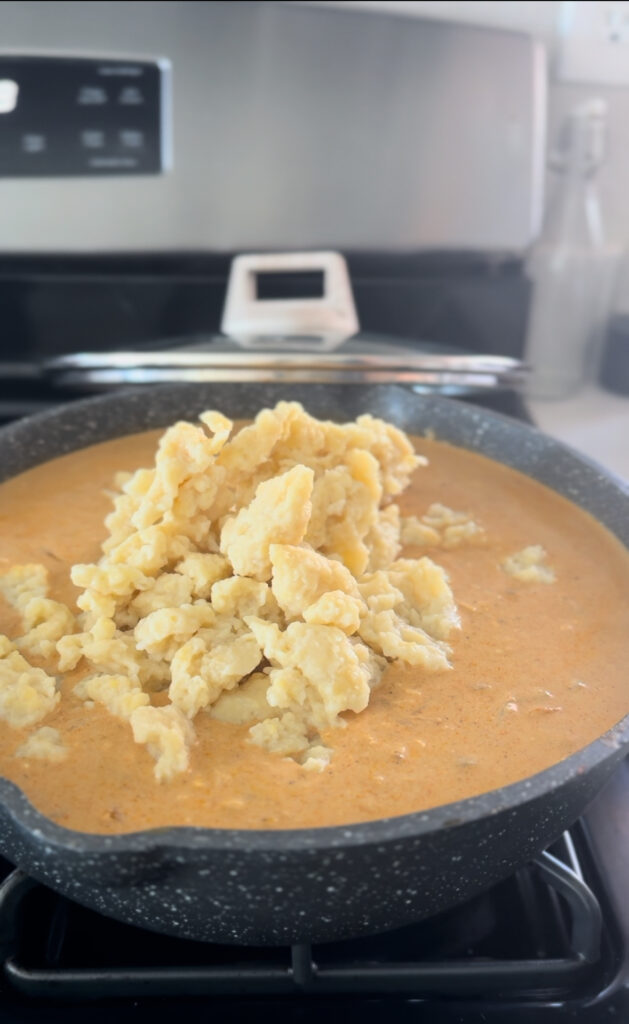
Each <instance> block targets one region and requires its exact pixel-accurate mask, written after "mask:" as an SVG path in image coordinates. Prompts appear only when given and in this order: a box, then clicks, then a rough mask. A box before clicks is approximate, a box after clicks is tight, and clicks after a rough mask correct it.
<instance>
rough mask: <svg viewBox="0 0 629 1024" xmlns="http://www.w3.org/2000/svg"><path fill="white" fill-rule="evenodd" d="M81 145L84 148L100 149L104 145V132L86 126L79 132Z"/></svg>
mask: <svg viewBox="0 0 629 1024" xmlns="http://www.w3.org/2000/svg"><path fill="white" fill-rule="evenodd" d="M81 145H82V146H85V148H86V149H102V147H103V146H104V145H105V133H104V132H102V131H100V129H97V128H87V129H86V130H85V131H83V132H81Z"/></svg>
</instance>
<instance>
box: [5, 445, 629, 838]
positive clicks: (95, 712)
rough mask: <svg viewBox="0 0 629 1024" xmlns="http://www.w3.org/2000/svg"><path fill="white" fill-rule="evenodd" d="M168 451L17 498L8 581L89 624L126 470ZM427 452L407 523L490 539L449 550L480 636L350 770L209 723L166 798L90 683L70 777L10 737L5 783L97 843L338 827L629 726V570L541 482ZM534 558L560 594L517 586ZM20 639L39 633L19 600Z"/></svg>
mask: <svg viewBox="0 0 629 1024" xmlns="http://www.w3.org/2000/svg"><path fill="white" fill-rule="evenodd" d="M160 433H161V431H160V432H151V433H146V434H138V435H135V436H133V437H128V438H122V439H120V440H116V441H110V442H106V443H104V444H101V445H97V446H94V447H91V448H87V449H84V450H83V451H79V452H76V453H74V454H72V455H68V456H65V457H63V458H60V459H56V460H54V461H52V462H49V463H46V464H45V465H43V466H39V467H37V468H35V469H33V470H30V471H29V472H27V473H24V474H22V475H21V476H19V477H16V478H14V479H13V480H10V481H8V482H6V483H4V484H2V485H0V571H1V570H2V569H4V568H8V567H9V566H10V565H14V564H16V563H23V562H41V563H43V564H44V565H46V566H47V568H48V569H49V571H50V574H51V581H52V587H51V596H52V597H54V598H57V599H58V600H61V601H65V602H68V603H69V604H70V605H71V606H74V598H75V596H76V594H77V591H76V590H75V588H74V587H73V585H72V584H71V583H70V581H69V576H68V572H69V568H70V566H71V565H72V564H74V563H75V562H91V561H95V560H97V558H98V557H99V553H100V543H101V540H102V537H103V519H104V516H105V515H106V514H107V512H108V511H109V508H110V501H109V499H108V497H107V495H106V494H105V491H106V490H107V488H108V487H109V486H111V481H112V478H113V475H114V473H115V472H116V471H118V470H121V469H126V470H133V469H135V468H137V467H138V466H141V465H150V464H151V461H152V457H153V453H154V450H155V445H156V440H157V438H158V437H159V435H160ZM414 441H415V443H416V447H417V449H418V451H420V452H421V453H423V454H425V455H427V456H428V458H429V460H430V467H429V468H428V469H427V470H420V471H418V472H417V473H416V474H415V477H414V480H413V482H412V484H411V486H410V488H409V489H408V491H407V492H406V493H405V494H404V496H403V498H402V501H401V502H400V504H401V506H402V511H403V513H405V514H411V513H415V514H422V513H423V512H424V511H425V510H426V508H427V506H428V505H429V504H430V503H431V502H433V501H439V502H442V503H443V504H446V505H449V506H450V507H452V508H456V509H462V510H465V511H467V512H469V513H470V514H471V515H472V516H473V518H474V519H475V520H476V521H477V522H480V523H482V524H483V526H484V527H485V529H486V532H487V536H488V543H487V545H486V546H482V547H478V546H470V547H462V548H458V549H454V550H451V551H442V550H440V549H438V548H436V549H431V550H430V551H429V554H430V556H431V557H432V558H434V560H435V561H437V562H438V563H439V564H441V565H443V566H444V567H445V568H446V569H447V571H448V573H449V574H450V577H451V582H452V586H453V590H454V594H455V598H456V601H457V604H458V606H459V610H460V613H461V619H462V625H463V628H462V630H461V632H460V633H455V634H453V635H452V637H451V638H450V642H451V646H452V658H451V660H452V664H453V670H452V671H450V672H444V673H440V674H426V673H423V672H421V671H420V670H418V669H415V668H411V667H409V666H401V667H398V666H392V667H391V668H389V669H388V670H387V672H386V673H385V675H384V677H383V681H382V683H381V684H380V686H379V687H378V688H377V689H376V690H375V691H374V693H373V695H372V698H371V702H370V704H369V707H368V708H367V709H366V710H365V711H364V712H362V713H361V714H360V715H352V714H351V713H348V714H347V715H346V718H347V721H348V727H347V728H346V729H334V730H330V731H329V732H328V733H327V734H324V735H323V741H324V742H326V743H328V744H329V745H330V746H332V747H333V748H334V756H333V759H332V762H331V764H330V765H329V767H328V768H327V769H326V770H325V771H324V772H322V773H317V772H312V773H309V772H305V771H304V770H303V769H302V768H301V767H300V766H299V765H298V764H296V763H295V762H294V761H292V760H289V759H282V758H280V757H277V756H275V755H272V754H269V753H266V752H265V751H263V750H261V749H260V748H258V747H256V746H253V745H252V744H251V743H248V742H246V737H247V728H246V727H245V726H243V727H237V726H233V725H228V724H225V723H222V722H218V721H215V720H214V719H212V718H210V717H209V715H206V714H200V715H199V716H198V717H197V719H196V722H195V727H196V730H197V734H198V742H197V743H196V744H195V746H194V747H193V749H192V752H191V768H190V771H189V772H188V773H186V774H185V775H183V776H180V777H178V778H177V779H176V780H175V781H173V782H170V783H166V784H162V785H160V784H158V783H156V781H155V778H154V775H153V766H154V763H153V761H152V759H151V758H150V757H149V756H148V755H147V752H146V750H145V749H144V747H142V746H138V745H136V744H134V743H133V742H132V738H131V730H130V727H129V725H128V724H127V723H125V722H123V721H121V720H119V719H116V718H113V717H112V716H111V715H110V714H108V713H107V711H106V710H105V709H104V708H103V707H101V706H99V705H97V706H95V707H93V708H86V707H85V706H84V705H83V704H82V702H81V701H79V700H78V699H77V698H76V697H74V696H73V694H72V686H73V685H74V683H75V682H76V679H77V678H78V676H79V675H80V672H78V673H77V672H75V673H73V674H72V675H70V676H68V677H67V678H66V679H65V680H64V681H63V684H62V685H63V690H64V695H63V699H62V701H61V703H60V705H59V707H58V708H57V709H56V710H55V711H54V712H53V713H52V714H51V715H49V716H48V717H47V719H46V720H45V722H44V723H43V724H46V725H50V726H54V727H55V728H57V729H59V730H60V732H61V734H62V738H63V742H64V744H65V746H66V747H67V748H68V756H67V758H66V759H65V760H64V761H62V762H61V763H59V764H51V763H47V762H44V761H37V760H34V759H30V760H27V759H23V758H16V757H15V756H14V754H15V751H16V750H17V748H18V747H19V746H20V745H21V744H22V743H23V741H24V739H25V736H26V735H27V733H26V732H22V731H19V730H15V729H11V728H9V727H8V726H7V725H5V724H4V723H0V774H2V775H3V776H5V777H6V778H9V779H11V780H13V781H14V782H16V783H17V784H18V785H19V786H20V787H21V788H22V789H23V790H24V792H25V793H26V794H27V795H28V797H29V798H30V799H31V801H32V802H33V803H34V804H35V806H36V807H38V808H39V809H40V810H41V811H42V812H43V813H44V814H46V815H47V816H48V817H50V818H52V819H54V820H55V821H57V822H59V823H61V824H63V825H65V826H67V827H70V828H75V829H80V830H83V831H89V832H100V833H105V832H128V831H135V830H138V829H145V828H150V827H157V826H167V825H198V826H213V827H218V828H295V827H302V826H303V827H305V826H323V825H334V824H341V823H349V822H356V821H364V820H369V819H374V818H382V817H389V816H393V815H399V814H404V813H407V812H410V811H416V810H420V809H425V808H429V807H433V806H436V805H438V804H443V803H448V802H450V801H453V800H458V799H461V798H464V797H469V796H472V795H474V794H478V793H482V792H485V791H487V790H490V789H494V788H496V787H499V786H503V785H505V784H507V783H510V782H514V781H516V780H518V779H522V778H525V777H526V776H528V775H531V774H533V773H535V772H537V771H540V770H541V769H543V768H546V767H548V766H549V765H551V764H553V763H555V762H556V761H559V760H561V759H562V758H564V757H566V756H567V755H569V754H570V753H572V752H574V751H575V750H577V749H579V748H580V747H583V746H584V745H586V744H587V743H588V742H590V741H591V740H593V739H595V738H596V737H597V736H599V735H600V734H601V733H603V732H604V731H606V730H607V729H608V728H609V727H610V726H612V725H613V724H615V723H616V722H617V721H619V719H621V718H622V717H623V715H625V714H626V713H627V712H628V711H629V683H628V680H627V668H626V666H627V663H628V660H629V600H628V598H629V554H628V553H627V551H626V550H625V549H624V548H623V547H622V546H621V545H620V543H619V542H618V541H617V540H616V539H615V538H614V537H612V535H611V534H609V533H608V532H607V531H606V530H604V529H603V528H602V527H601V526H600V525H598V524H597V523H595V522H594V520H592V519H591V518H590V517H589V516H588V515H586V514H585V513H584V512H582V511H581V510H580V509H578V508H577V507H576V506H574V505H572V504H571V503H569V502H568V501H566V500H565V499H563V498H561V497H560V496H559V495H557V494H555V493H554V492H553V491H551V490H549V489H547V488H545V487H543V486H542V485H540V484H538V483H536V482H535V481H532V480H530V479H529V478H527V477H525V476H523V475H521V474H519V473H516V472H514V471H513V470H510V469H507V468H506V467H504V466H501V465H499V464H498V463H496V462H493V461H490V460H489V459H486V458H484V457H482V456H479V455H474V454H471V453H469V452H465V451H463V450H461V449H457V448H454V447H451V446H449V445H446V444H443V443H439V442H434V441H427V440H424V439H422V438H416V439H414ZM530 544H541V545H543V546H544V547H545V548H546V550H547V551H548V555H549V563H550V564H551V565H552V567H553V568H554V570H555V572H556V574H557V582H556V583H554V584H551V585H545V584H539V583H538V584H526V583H520V582H518V581H516V580H514V579H512V578H511V577H509V576H508V575H507V574H506V573H505V572H504V571H503V569H501V568H500V562H501V560H502V559H503V558H504V557H505V556H506V555H508V554H511V553H513V552H514V551H517V550H520V549H521V548H523V547H525V546H527V545H530ZM405 553H407V554H409V555H410V556H416V555H419V554H420V551H419V549H414V548H408V549H407V551H406V552H405ZM0 633H6V634H8V635H9V636H18V635H20V633H21V625H20V618H19V615H18V614H17V613H16V612H15V611H13V610H12V609H11V608H10V607H9V606H8V604H6V603H5V602H4V600H3V599H2V597H0ZM583 684H585V685H583ZM163 699H164V700H165V699H166V695H165V694H164V695H163ZM158 700H159V697H158Z"/></svg>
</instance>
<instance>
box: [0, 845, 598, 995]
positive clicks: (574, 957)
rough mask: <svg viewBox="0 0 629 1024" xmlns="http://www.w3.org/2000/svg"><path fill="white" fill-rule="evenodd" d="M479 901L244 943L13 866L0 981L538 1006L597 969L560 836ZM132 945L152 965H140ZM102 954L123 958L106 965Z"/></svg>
mask: <svg viewBox="0 0 629 1024" xmlns="http://www.w3.org/2000/svg"><path fill="white" fill-rule="evenodd" d="M487 898H488V897H487V894H485V895H484V896H481V897H478V898H477V900H475V901H472V902H471V903H470V904H468V905H466V907H465V908H458V909H457V910H455V911H451V912H449V914H446V915H441V916H440V918H434V919H432V920H431V921H430V922H423V923H422V922H420V923H419V924H417V925H413V926H410V927H408V928H404V929H400V930H399V931H397V932H393V933H390V934H388V935H380V936H375V937H372V938H369V939H357V940H352V941H347V942H339V943H335V944H330V945H327V946H317V947H311V946H310V945H306V944H305V945H297V946H293V947H292V949H290V950H288V949H286V950H279V951H278V950H259V949H255V950H250V949H248V948H238V947H234V948H231V947H219V946H213V945H203V944H199V943H191V942H185V941H183V940H177V939H169V938H166V937H163V936H154V935H151V934H149V933H146V932H140V931H139V930H138V929H133V928H129V927H128V926H124V925H120V924H117V923H115V922H112V921H109V920H108V919H106V918H102V917H99V916H98V915H97V914H95V913H93V912H91V911H86V910H84V909H83V908H79V907H77V906H76V905H75V904H73V903H71V902H70V901H68V900H66V899H64V898H62V897H59V896H56V895H55V894H53V893H51V892H50V891H49V890H46V889H44V887H43V886H40V885H39V884H38V883H37V882H35V881H34V880H33V879H31V878H29V877H28V876H27V875H25V874H24V873H23V872H21V871H13V872H12V873H11V874H10V875H9V876H8V877H7V878H6V879H5V881H4V883H3V885H2V887H1V888H0V944H1V945H0V954H1V957H2V962H3V974H4V979H5V982H6V983H8V984H9V985H10V986H11V987H12V988H13V989H15V990H17V991H19V992H20V993H22V994H24V995H27V996H29V997H35V998H36V997H39V998H43V999H50V998H54V999H61V1000H72V1001H76V1000H83V1001H91V1000H102V999H109V998H121V997H126V998H134V999H137V998H142V997H150V998H155V997H161V998H163V997H172V996H177V997H184V996H185V997H191V996H206V995H211V996H227V995H237V996H240V997H259V996H271V995H285V996H290V995H291V994H292V995H300V994H308V995H314V996H316V995H321V996H331V995H356V994H358V993H359V994H360V995H361V996H366V995H379V996H383V995H396V996H398V997H399V996H407V997H408V996H410V995H412V996H415V997H426V996H429V995H430V996H440V997H447V998H449V999H457V1000H461V999H469V998H472V999H474V998H478V997H481V996H482V997H484V998H487V997H488V995H490V994H491V995H492V996H493V997H498V998H500V999H506V998H512V997H515V996H519V997H522V995H523V994H524V995H525V996H526V998H529V999H534V998H541V997H543V999H544V1002H546V1001H547V1000H549V999H553V998H557V999H558V998H561V996H562V995H565V994H566V993H567V992H570V993H574V992H575V991H583V990H584V987H587V985H588V982H589V981H590V980H591V979H592V976H593V974H594V973H596V969H597V967H600V963H601V956H602V945H601V936H602V917H601V908H600V905H599V902H598V899H597V897H596V896H595V895H594V892H593V891H592V889H591V888H590V887H589V886H588V884H586V882H585V880H584V876H583V871H582V868H581V864H580V860H579V858H578V856H577V853H576V850H575V844H574V842H573V839H572V836H571V835H570V834H569V833H565V834H564V836H563V837H562V840H561V841H560V843H558V844H557V846H556V847H555V848H554V849H553V852H545V853H543V854H542V855H541V856H540V857H539V858H537V860H535V861H534V862H533V863H532V864H531V865H529V866H527V867H526V868H524V869H523V870H522V871H520V872H518V873H517V874H516V876H514V877H513V878H512V879H510V880H508V881H507V882H505V883H501V885H500V886H498V887H496V888H495V889H494V890H492V892H491V897H490V898H491V900H492V901H493V904H494V905H493V907H492V908H491V909H490V912H489V914H488V913H487V903H486V900H487ZM34 900H35V901H36V902H37V907H36V908H35V907H33V905H32V904H33V901H34ZM514 901H515V902H516V903H517V904H519V907H518V909H519V912H520V917H519V918H517V919H516V918H513V916H512V915H513V910H514V909H515V905H514ZM505 914H506V916H507V917H510V918H511V920H510V925H508V926H507V927H508V928H510V929H511V930H512V934H511V936H510V943H511V948H508V949H507V951H506V953H505V952H504V950H503V949H502V946H503V943H502V939H501V938H500V930H501V928H503V927H504V926H505V922H504V921H502V922H501V921H500V917H501V915H502V916H505ZM452 915H455V917H454V920H455V921H457V922H458V924H459V925H461V924H463V925H464V927H463V934H464V938H465V942H466V943H467V948H466V949H462V950H461V949H457V948H450V949H449V948H448V942H447V941H446V942H445V944H444V942H443V941H442V938H441V935H442V928H441V924H442V923H443V922H442V921H441V919H445V918H448V917H449V918H450V920H451V921H452ZM35 922H36V924H35ZM29 929H30V934H28V932H29ZM94 929H97V930H100V932H101V933H102V934H101V940H102V943H101V944H102V947H103V948H100V947H99V948H96V949H94V950H93V951H92V952H93V953H94V959H93V962H91V963H90V962H89V955H90V950H89V948H87V947H89V946H90V939H89V936H90V935H93V932H94ZM444 934H448V932H447V929H445V931H444ZM449 934H450V935H452V934H454V933H453V932H452V930H450V933H449ZM428 936H432V938H431V939H430V940H429V941H427V939H428ZM121 939H122V940H124V941H121ZM431 944H432V946H433V950H434V948H437V950H438V953H437V955H436V956H435V954H434V952H432V953H431V952H430V948H429V947H430V945H431ZM142 946H144V947H145V949H144V955H145V956H146V957H147V958H148V959H149V960H150V958H155V961H154V962H148V963H142V962H141V961H142V955H143V954H142V952H140V950H141V949H142ZM146 947H148V949H147V948H146ZM520 947H521V948H522V949H526V955H523V954H522V953H520ZM105 948H107V949H108V950H109V952H108V953H103V950H104V949H105ZM491 949H493V953H490V952H489V950H491ZM112 950H115V951H117V952H116V953H114V956H120V957H121V958H122V959H123V960H124V961H125V962H124V963H123V964H120V963H118V964H116V963H112V964H109V963H108V960H109V959H110V958H111V956H112V952H111V951H112ZM121 951H124V952H121ZM86 953H87V957H88V959H87V960H86V959H85V956H86ZM178 961H181V962H178ZM94 964H98V966H94Z"/></svg>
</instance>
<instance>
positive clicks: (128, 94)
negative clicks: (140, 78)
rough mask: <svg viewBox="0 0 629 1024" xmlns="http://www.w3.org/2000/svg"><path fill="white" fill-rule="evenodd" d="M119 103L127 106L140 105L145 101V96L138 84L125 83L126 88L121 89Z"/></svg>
mask: <svg viewBox="0 0 629 1024" xmlns="http://www.w3.org/2000/svg"><path fill="white" fill-rule="evenodd" d="M118 103H121V104H122V105H123V106H125V107H140V106H142V104H143V103H144V96H143V95H142V92H141V91H140V89H138V87H137V85H125V87H124V89H121V90H120V94H119V96H118Z"/></svg>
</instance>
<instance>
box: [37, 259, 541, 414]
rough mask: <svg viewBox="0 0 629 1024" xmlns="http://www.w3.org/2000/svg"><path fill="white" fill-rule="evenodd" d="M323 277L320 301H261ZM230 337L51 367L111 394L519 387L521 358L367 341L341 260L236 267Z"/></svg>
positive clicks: (59, 376) (69, 380)
mask: <svg viewBox="0 0 629 1024" xmlns="http://www.w3.org/2000/svg"><path fill="white" fill-rule="evenodd" d="M305 272H312V273H317V274H319V275H320V276H321V280H322V289H321V295H320V297H315V298H312V297H311V298H303V299H294V298H292V299H278V298H273V299H267V298H261V297H260V288H259V283H260V280H261V279H263V278H264V275H269V274H278V273H284V274H286V273H288V274H303V273H305ZM221 330H222V332H223V333H222V334H220V335H216V336H213V337H209V338H207V337H204V338H196V339H194V340H192V341H191V340H190V339H186V342H185V343H184V344H178V340H177V339H173V340H172V343H171V344H170V345H168V346H167V347H166V345H164V343H160V345H159V346H156V347H153V348H152V349H150V350H149V349H138V350H134V351H115V352H101V353H93V352H79V353H74V354H72V355H67V356H62V357H60V358H57V359H54V360H50V361H49V362H47V363H46V364H44V367H43V369H44V372H45V373H46V374H47V375H50V376H52V378H53V380H55V381H56V382H58V383H59V385H62V386H64V387H75V388H81V389H85V388H89V389H94V388H108V387H117V386H120V385H122V384H153V383H156V382H169V381H183V382H194V381H199V382H226V381H247V382H251V381H261V382H266V381H287V382H295V383H297V382H299V383H333V384H348V383H349V384H351V383H354V384H373V383H396V384H405V385H408V386H411V387H413V388H414V389H416V390H420V391H424V390H425V391H438V392H441V393H446V394H465V393H470V392H473V391H478V390H485V389H487V388H512V389H518V388H520V387H521V386H522V385H523V383H524V381H525V379H526V375H527V368H526V366H525V365H524V364H523V363H521V362H519V361H518V360H516V359H511V358H509V357H506V356H495V355H470V354H469V353H465V352H463V351H461V350H457V349H454V348H447V347H445V346H439V345H434V344H422V343H421V342H417V341H410V340H409V341H407V340H404V339H399V338H390V337H387V336H386V335H366V334H361V333H360V330H359V322H358V316H357V314H356V308H355V305H354V298H353V295H352V289H351V284H350V280H349V275H348V272H347V266H346V263H345V260H344V259H343V257H342V256H341V255H340V254H339V253H335V252H315V253H278V254H259V255H244V256H238V257H236V258H235V259H234V261H233V263H232V266H231V271H230V277H229V282H228V287H227V296H226V300H225V307H224V311H223V318H222V323H221Z"/></svg>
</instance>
